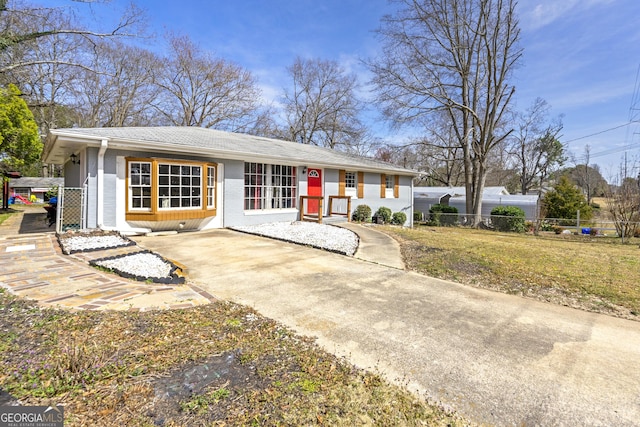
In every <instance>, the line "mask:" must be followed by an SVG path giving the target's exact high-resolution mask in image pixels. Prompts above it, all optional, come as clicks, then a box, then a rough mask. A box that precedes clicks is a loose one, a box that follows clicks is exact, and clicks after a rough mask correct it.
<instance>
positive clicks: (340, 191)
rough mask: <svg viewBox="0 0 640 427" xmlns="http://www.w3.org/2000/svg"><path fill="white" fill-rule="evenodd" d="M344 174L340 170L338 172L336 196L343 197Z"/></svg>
mask: <svg viewBox="0 0 640 427" xmlns="http://www.w3.org/2000/svg"><path fill="white" fill-rule="evenodd" d="M345 175H346V172H345V171H344V170H342V169H340V170H339V171H338V196H344V193H345V191H344V188H345Z"/></svg>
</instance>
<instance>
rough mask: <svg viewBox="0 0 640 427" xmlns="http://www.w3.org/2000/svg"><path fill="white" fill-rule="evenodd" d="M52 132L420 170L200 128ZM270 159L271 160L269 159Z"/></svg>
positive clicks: (241, 154) (255, 156) (305, 160)
mask: <svg viewBox="0 0 640 427" xmlns="http://www.w3.org/2000/svg"><path fill="white" fill-rule="evenodd" d="M51 134H52V135H57V136H64V137H74V136H77V137H89V138H93V139H102V138H106V139H108V140H109V145H110V146H111V145H112V143H128V144H130V145H131V148H134V147H135V146H136V144H137V143H138V144H139V143H153V144H155V146H156V147H157V148H163V149H173V150H176V151H183V152H194V150H197V151H198V152H199V153H210V154H211V155H212V156H218V157H222V158H224V157H225V155H226V156H227V157H229V156H232V158H246V159H262V158H264V159H268V160H270V161H273V160H278V159H281V160H282V161H286V162H288V163H290V162H292V161H293V162H298V163H299V164H309V165H318V166H329V167H331V166H333V167H339V168H343V169H344V168H350V167H351V168H356V169H359V170H363V169H365V170H375V171H381V172H384V171H386V172H393V173H396V174H404V175H417V172H416V171H413V170H410V169H405V168H401V167H398V166H395V165H392V164H389V163H385V162H380V161H377V160H373V159H369V158H366V157H360V156H355V155H351V154H347V153H343V152H340V151H335V150H331V149H327V148H321V147H316V146H312V145H305V144H298V143H295V142H289V141H281V140H278V139H271V138H263V137H258V136H253V135H246V134H239V133H232V132H224V131H219V130H214V129H205V128H199V127H122V128H69V129H53V130H51ZM265 161H267V160H265Z"/></svg>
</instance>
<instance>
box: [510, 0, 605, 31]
mask: <svg viewBox="0 0 640 427" xmlns="http://www.w3.org/2000/svg"><path fill="white" fill-rule="evenodd" d="M615 1H616V0H523V1H521V2H519V3H518V5H519V8H520V17H521V19H520V21H521V24H522V25H523V27H524V28H525V29H528V30H537V29H539V28H542V27H544V26H547V25H549V24H551V23H552V22H555V21H558V20H560V19H562V18H563V17H565V16H571V15H574V14H576V13H578V12H582V11H585V10H588V9H590V8H592V7H594V6H598V5H603V4H609V3H613V2H615Z"/></svg>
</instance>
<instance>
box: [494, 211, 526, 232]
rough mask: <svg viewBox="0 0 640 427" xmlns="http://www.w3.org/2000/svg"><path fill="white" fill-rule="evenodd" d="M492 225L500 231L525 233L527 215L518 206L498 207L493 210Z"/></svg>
mask: <svg viewBox="0 0 640 427" xmlns="http://www.w3.org/2000/svg"><path fill="white" fill-rule="evenodd" d="M491 223H492V224H493V226H494V227H495V228H496V230H498V231H514V232H516V233H524V231H525V226H524V223H525V214H524V211H523V210H522V209H520V208H519V207H517V206H497V207H495V208H493V209H492V210H491Z"/></svg>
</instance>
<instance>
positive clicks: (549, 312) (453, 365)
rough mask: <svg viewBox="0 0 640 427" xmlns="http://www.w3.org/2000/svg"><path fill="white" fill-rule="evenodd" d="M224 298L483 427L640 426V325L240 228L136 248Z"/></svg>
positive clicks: (149, 241)
mask: <svg viewBox="0 0 640 427" xmlns="http://www.w3.org/2000/svg"><path fill="white" fill-rule="evenodd" d="M136 240H137V241H138V242H139V243H140V244H141V245H142V246H144V247H146V248H148V249H152V250H155V251H158V252H159V253H161V254H163V255H165V256H167V257H169V258H173V259H175V260H178V261H180V262H181V263H183V264H185V265H186V266H187V267H188V269H189V276H190V278H191V279H192V280H193V281H195V282H197V284H199V285H200V286H201V287H202V288H204V289H205V290H206V291H208V292H209V293H211V294H212V295H214V296H217V297H220V298H223V299H227V300H231V301H235V302H238V303H242V304H246V305H248V306H251V307H254V308H255V309H256V310H258V311H259V312H261V313H262V314H264V315H265V316H268V317H270V318H273V319H276V320H279V321H281V322H282V323H284V324H286V325H287V326H289V327H291V328H293V329H295V330H296V331H298V332H299V333H302V334H305V335H310V336H316V337H317V338H318V342H319V344H320V345H322V346H323V347H324V348H325V349H326V350H328V351H330V352H332V353H335V354H338V355H340V356H346V357H347V358H348V359H349V360H350V361H352V362H353V363H354V364H356V365H358V366H360V367H363V368H367V369H377V370H379V371H380V372H381V373H382V374H383V375H385V376H386V377H387V378H388V379H390V380H392V381H395V382H397V383H401V384H407V385H408V387H409V388H410V389H412V390H414V391H416V392H418V393H420V394H421V395H422V396H424V397H426V398H429V399H435V400H437V401H439V402H441V403H443V404H444V405H445V406H449V407H451V408H452V409H454V410H456V411H458V412H459V413H460V414H462V415H464V416H465V417H468V418H469V419H471V420H474V421H476V422H479V423H487V424H495V425H545V426H549V425H566V426H574V425H582V426H587V425H588V426H613V425H615V426H632V425H639V423H640V366H639V365H638V363H639V362H640V322H633V321H627V320H621V319H616V318H612V317H608V316H603V315H597V314H590V313H586V312H582V311H578V310H573V309H569V308H565V307H560V306H555V305H551V304H544V303H540V302H537V301H533V300H528V299H523V298H519V297H514V296H509V295H504V294H500V293H495V292H490V291H485V290H481V289H475V288H471V287H465V286H462V285H459V284H456V283H452V282H446V281H442V280H437V279H432V278H429V277H425V276H421V275H418V274H414V273H411V272H405V271H402V270H399V269H396V268H390V267H385V266H382V265H379V264H373V263H370V262H366V261H362V260H358V259H353V258H348V257H345V256H341V255H338V254H333V253H329V252H324V251H321V250H317V249H312V248H306V247H302V246H297V245H292V244H287V243H282V242H278V241H274V240H270V239H266V238H260V237H255V236H249V235H246V234H241V233H237V232H234V231H229V230H215V231H211V232H200V233H182V234H178V235H173V236H157V237H137V238H136Z"/></svg>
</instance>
